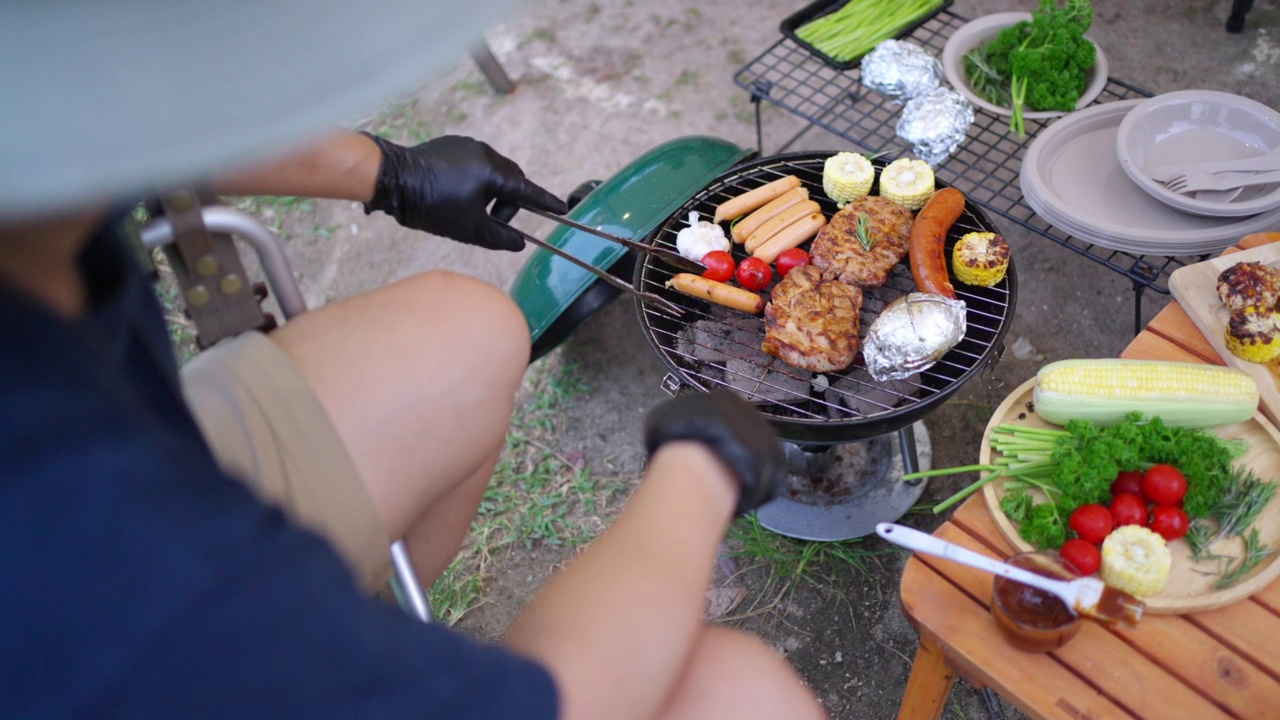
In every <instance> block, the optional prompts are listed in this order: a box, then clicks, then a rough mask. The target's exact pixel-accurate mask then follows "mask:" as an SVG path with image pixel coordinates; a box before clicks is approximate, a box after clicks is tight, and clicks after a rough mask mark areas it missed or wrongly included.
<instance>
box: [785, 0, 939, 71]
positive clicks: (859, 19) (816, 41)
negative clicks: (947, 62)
mask: <svg viewBox="0 0 1280 720" xmlns="http://www.w3.org/2000/svg"><path fill="white" fill-rule="evenodd" d="M941 4H942V3H941V2H940V0H906V1H905V2H894V1H892V0H851V2H848V3H846V4H845V5H844V6H843V7H841V8H840V9H838V10H836V11H835V12H832V13H829V14H827V15H823V16H822V17H820V18H817V19H816V20H812V21H810V22H807V23H805V24H804V25H801V26H800V27H799V28H798V29H797V30H796V37H798V38H800V39H801V40H804V41H805V42H807V43H809V44H810V45H812V46H813V47H815V48H817V49H818V50H819V51H820V52H822V53H823V54H825V55H826V56H827V57H830V58H831V59H833V60H835V61H836V62H845V61H848V60H851V59H853V58H856V57H859V56H861V55H865V54H866V53H868V52H870V51H871V49H872V48H874V47H875V46H876V45H877V44H878V43H879V42H880V41H881V40H885V39H888V38H891V37H893V36H894V35H897V34H898V33H899V32H901V31H902V30H903V29H904V28H906V27H907V26H908V25H910V24H911V23H913V22H915V21H916V20H918V19H919V18H921V17H923V16H924V15H925V14H927V13H928V12H930V11H931V10H934V9H936V8H937V7H938V6H940V5H941Z"/></svg>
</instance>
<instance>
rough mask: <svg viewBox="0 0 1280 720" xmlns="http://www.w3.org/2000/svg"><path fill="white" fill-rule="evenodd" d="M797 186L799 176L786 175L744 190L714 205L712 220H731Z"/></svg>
mask: <svg viewBox="0 0 1280 720" xmlns="http://www.w3.org/2000/svg"><path fill="white" fill-rule="evenodd" d="M798 187H800V178H798V177H796V176H795V175H786V176H784V177H780V178H778V179H777V180H774V181H773V182H771V183H768V184H765V185H761V186H760V187H758V188H756V189H755V190H751V191H749V192H745V193H743V194H741V195H739V196H737V197H733V198H729V199H728V200H725V201H724V202H722V203H720V204H719V205H718V206H716V215H715V221H714V222H720V221H722V220H732V219H734V218H736V217H741V216H742V215H746V214H747V213H749V212H751V211H752V210H755V209H756V208H759V207H763V206H764V205H765V204H767V203H768V202H769V201H770V200H773V199H775V198H777V197H778V196H779V195H781V194H782V193H784V192H786V191H788V190H791V189H792V188H798Z"/></svg>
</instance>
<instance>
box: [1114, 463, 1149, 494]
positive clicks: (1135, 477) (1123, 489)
mask: <svg viewBox="0 0 1280 720" xmlns="http://www.w3.org/2000/svg"><path fill="white" fill-rule="evenodd" d="M1120 493H1133V494H1134V495H1137V496H1138V497H1142V471H1141V470H1125V471H1123V472H1121V473H1120V474H1119V475H1117V476H1116V481H1115V482H1113V483H1111V494H1112V495H1119V494H1120Z"/></svg>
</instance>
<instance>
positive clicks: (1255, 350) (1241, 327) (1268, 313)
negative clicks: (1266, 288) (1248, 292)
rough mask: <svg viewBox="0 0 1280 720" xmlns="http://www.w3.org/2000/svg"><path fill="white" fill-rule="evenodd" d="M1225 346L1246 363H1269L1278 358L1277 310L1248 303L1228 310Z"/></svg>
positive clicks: (1279, 326) (1279, 319) (1279, 318)
mask: <svg viewBox="0 0 1280 720" xmlns="http://www.w3.org/2000/svg"><path fill="white" fill-rule="evenodd" d="M1224 339H1225V341H1226V343H1227V349H1228V350H1230V351H1231V352H1232V353H1233V354H1234V355H1235V356H1236V357H1238V358H1240V359H1241V360H1248V361H1249V362H1257V363H1264V362H1271V361H1272V360H1275V359H1276V358H1277V357H1280V312H1276V311H1275V310H1272V309H1271V308H1264V307H1257V306H1250V307H1246V308H1245V309H1243V310H1241V311H1240V312H1236V313H1231V319H1230V320H1228V321H1227V332H1226V337H1225V338H1224Z"/></svg>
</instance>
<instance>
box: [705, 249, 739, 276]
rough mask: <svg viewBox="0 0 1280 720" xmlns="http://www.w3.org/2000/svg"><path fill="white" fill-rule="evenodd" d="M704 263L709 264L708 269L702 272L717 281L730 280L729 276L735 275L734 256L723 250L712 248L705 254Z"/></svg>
mask: <svg viewBox="0 0 1280 720" xmlns="http://www.w3.org/2000/svg"><path fill="white" fill-rule="evenodd" d="M702 264H703V265H706V266H707V269H706V270H704V271H703V272H702V277H704V278H708V279H711V280H715V281H716V282H728V281H729V278H731V277H733V271H734V262H733V256H732V255H730V254H729V253H727V252H725V251H723V250H712V251H711V252H709V253H707V254H706V255H703V256H702Z"/></svg>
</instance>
